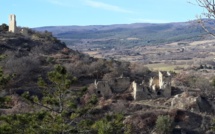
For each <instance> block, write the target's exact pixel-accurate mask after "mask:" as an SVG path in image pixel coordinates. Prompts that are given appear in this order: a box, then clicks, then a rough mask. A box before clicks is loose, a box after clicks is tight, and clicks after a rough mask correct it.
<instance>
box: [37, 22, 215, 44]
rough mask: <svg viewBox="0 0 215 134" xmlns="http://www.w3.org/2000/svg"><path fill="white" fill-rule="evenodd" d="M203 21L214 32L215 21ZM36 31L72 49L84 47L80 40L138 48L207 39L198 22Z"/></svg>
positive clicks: (45, 28) (68, 27)
mask: <svg viewBox="0 0 215 134" xmlns="http://www.w3.org/2000/svg"><path fill="white" fill-rule="evenodd" d="M203 21H204V23H205V25H206V26H207V27H208V28H209V29H211V28H210V27H215V21H214V20H210V19H204V20H203ZM35 30H38V31H45V30H47V31H50V32H52V33H53V35H54V36H56V37H58V38H60V39H62V40H65V41H67V43H69V45H75V44H77V43H81V42H80V40H82V41H83V40H91V42H90V43H97V44H98V43H101V44H104V45H110V40H111V44H112V45H118V44H130V43H133V44H136V45H147V44H155V45H156V44H162V43H169V42H176V41H195V40H202V39H205V38H207V36H206V35H207V34H206V32H205V31H204V30H203V28H202V27H201V25H200V24H199V23H198V21H197V20H194V21H188V22H175V23H165V24H163V23H162V24H153V23H135V24H116V25H91V26H47V27H38V28H35ZM68 40H70V41H69V42H68ZM93 40H94V41H93ZM98 40H99V42H98ZM107 40H108V41H107ZM134 40H135V41H134ZM95 41H96V42H95ZM88 43H89V42H88ZM107 43H108V44H107Z"/></svg>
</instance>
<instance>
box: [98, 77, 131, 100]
mask: <svg viewBox="0 0 215 134" xmlns="http://www.w3.org/2000/svg"><path fill="white" fill-rule="evenodd" d="M130 84H131V83H130V78H128V77H120V78H115V79H111V80H109V81H98V82H97V81H95V83H94V86H95V89H96V93H97V94H98V95H101V96H103V97H105V98H108V97H111V96H112V94H113V93H122V92H124V91H126V90H127V89H128V88H129V87H130Z"/></svg>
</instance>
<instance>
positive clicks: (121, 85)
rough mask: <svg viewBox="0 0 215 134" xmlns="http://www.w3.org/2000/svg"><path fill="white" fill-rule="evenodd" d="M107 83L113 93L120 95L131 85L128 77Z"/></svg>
mask: <svg viewBox="0 0 215 134" xmlns="http://www.w3.org/2000/svg"><path fill="white" fill-rule="evenodd" d="M109 83H110V86H111V88H112V90H113V92H114V93H122V92H124V91H126V90H127V89H128V88H129V87H130V85H131V82H130V78H129V77H122V78H115V79H113V80H111V81H110V82H109Z"/></svg>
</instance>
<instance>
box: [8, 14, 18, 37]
mask: <svg viewBox="0 0 215 134" xmlns="http://www.w3.org/2000/svg"><path fill="white" fill-rule="evenodd" d="M9 32H12V33H16V32H17V27H16V15H14V14H11V15H10V16H9Z"/></svg>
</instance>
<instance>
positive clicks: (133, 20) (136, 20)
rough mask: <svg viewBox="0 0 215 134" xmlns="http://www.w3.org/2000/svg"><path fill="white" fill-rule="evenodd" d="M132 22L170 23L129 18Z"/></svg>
mask: <svg viewBox="0 0 215 134" xmlns="http://www.w3.org/2000/svg"><path fill="white" fill-rule="evenodd" d="M129 20H130V21H132V22H137V23H138V22H144V23H168V22H170V21H168V20H158V19H144V18H129Z"/></svg>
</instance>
